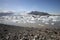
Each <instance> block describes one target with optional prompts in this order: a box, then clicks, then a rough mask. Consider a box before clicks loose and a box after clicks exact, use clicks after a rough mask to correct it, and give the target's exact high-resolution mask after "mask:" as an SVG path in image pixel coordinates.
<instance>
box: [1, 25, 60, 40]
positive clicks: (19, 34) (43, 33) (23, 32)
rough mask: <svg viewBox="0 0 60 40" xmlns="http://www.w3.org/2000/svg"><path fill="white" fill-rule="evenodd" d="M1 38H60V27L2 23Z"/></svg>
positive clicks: (40, 39) (37, 39)
mask: <svg viewBox="0 0 60 40" xmlns="http://www.w3.org/2000/svg"><path fill="white" fill-rule="evenodd" d="M0 40H60V28H33V27H31V28H28V27H18V26H12V25H4V24H0Z"/></svg>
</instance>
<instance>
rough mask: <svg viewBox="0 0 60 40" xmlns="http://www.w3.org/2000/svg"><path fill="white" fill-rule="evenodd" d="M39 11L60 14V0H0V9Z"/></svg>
mask: <svg viewBox="0 0 60 40" xmlns="http://www.w3.org/2000/svg"><path fill="white" fill-rule="evenodd" d="M8 10H9V11H16V12H21V11H41V12H47V13H50V14H60V0H0V11H8Z"/></svg>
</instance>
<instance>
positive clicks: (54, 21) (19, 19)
mask: <svg viewBox="0 0 60 40" xmlns="http://www.w3.org/2000/svg"><path fill="white" fill-rule="evenodd" d="M0 23H3V24H8V25H16V26H23V27H45V26H48V27H57V28H60V16H35V18H34V17H33V16H32V15H31V16H24V15H22V16H2V17H0Z"/></svg>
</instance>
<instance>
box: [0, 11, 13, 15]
mask: <svg viewBox="0 0 60 40" xmlns="http://www.w3.org/2000/svg"><path fill="white" fill-rule="evenodd" d="M7 15H8V16H9V15H13V12H0V16H7Z"/></svg>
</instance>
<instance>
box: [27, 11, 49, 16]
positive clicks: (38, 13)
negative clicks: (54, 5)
mask: <svg viewBox="0 0 60 40" xmlns="http://www.w3.org/2000/svg"><path fill="white" fill-rule="evenodd" d="M28 14H32V15H50V14H48V13H45V12H39V11H32V12H30V13H28Z"/></svg>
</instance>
